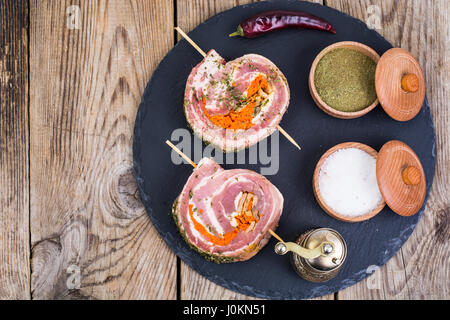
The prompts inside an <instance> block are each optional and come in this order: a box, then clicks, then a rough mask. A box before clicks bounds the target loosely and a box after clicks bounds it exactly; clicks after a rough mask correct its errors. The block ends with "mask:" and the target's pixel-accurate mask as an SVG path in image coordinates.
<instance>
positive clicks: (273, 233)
mask: <svg viewBox="0 0 450 320" xmlns="http://www.w3.org/2000/svg"><path fill="white" fill-rule="evenodd" d="M166 143H167V144H168V145H169V146H170V147H171V148H172V149H173V150H175V152H176V153H178V154H179V155H180V156H181V157H182V158H183V159H184V160H186V161H187V162H189V163H190V164H191V165H192V166H193V167H194V168H196V167H197V165H196V164H195V162H194V161H192V160H191V159H190V158H189V157H188V156H187V155H185V154H184V153H183V152H182V151H181V150H180V149H178V148H177V147H175V145H174V144H173V143H172V142H170V141H169V140H166ZM268 231H269V232H270V234H271V235H272V236H274V237H275V238H277V239H278V240H279V241H281V242H283V243H284V241H283V240H282V239H281V238H280V237H279V236H278V235H277V234H276V233H275V232H273V231H272V230H271V229H269V230H268Z"/></svg>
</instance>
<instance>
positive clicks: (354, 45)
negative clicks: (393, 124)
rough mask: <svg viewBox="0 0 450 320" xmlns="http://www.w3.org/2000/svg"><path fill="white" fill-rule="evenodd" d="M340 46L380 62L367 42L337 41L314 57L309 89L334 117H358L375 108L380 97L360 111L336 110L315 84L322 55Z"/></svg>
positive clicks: (318, 102) (319, 105)
mask: <svg viewBox="0 0 450 320" xmlns="http://www.w3.org/2000/svg"><path fill="white" fill-rule="evenodd" d="M338 48H348V49H353V50H356V51H359V52H361V53H363V54H365V55H366V56H368V57H369V58H371V59H372V60H373V61H374V62H375V63H378V60H380V56H379V54H378V53H376V52H375V50H373V49H372V48H370V47H368V46H366V45H365V44H362V43H360V42H354V41H342V42H336V43H334V44H332V45H330V46H328V47H326V48H325V49H323V50H322V51H321V52H320V53H319V54H318V55H317V57H316V58H315V59H314V61H313V63H312V66H311V70H310V72H309V80H308V82H309V91H310V92H311V96H312V98H313V100H314V102H315V103H316V104H317V106H318V107H319V108H320V109H322V111H324V112H325V113H327V114H329V115H331V116H333V117H336V118H340V119H353V118H358V117H361V116H363V115H365V114H366V113H368V112H369V111H371V110H372V109H373V108H375V107H376V106H377V105H378V98H377V99H376V100H375V101H374V102H373V103H372V104H371V105H369V106H367V107H366V108H364V109H362V110H360V111H355V112H344V111H339V110H336V109H334V108H332V107H330V106H329V105H328V104H327V103H325V102H324V101H323V100H322V98H320V96H319V94H318V93H317V89H316V86H315V84H314V74H315V72H316V67H317V64H318V63H319V61H320V59H322V57H323V56H324V55H326V54H327V53H328V52H330V51H332V50H334V49H338Z"/></svg>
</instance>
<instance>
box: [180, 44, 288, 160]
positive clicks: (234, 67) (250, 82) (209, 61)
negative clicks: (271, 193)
mask: <svg viewBox="0 0 450 320" xmlns="http://www.w3.org/2000/svg"><path fill="white" fill-rule="evenodd" d="M289 99H290V93H289V86H288V83H287V80H286V78H285V76H284V75H283V73H282V72H281V71H280V70H279V69H278V68H277V66H276V65H275V64H273V63H272V62H271V61H270V60H269V59H267V58H265V57H263V56H261V55H257V54H247V55H244V56H242V57H240V58H238V59H235V60H233V61H230V62H228V63H226V62H225V60H224V59H223V58H222V57H221V56H220V55H219V54H218V53H217V52H216V51H214V50H211V51H209V52H208V54H207V55H206V57H205V58H204V59H203V60H202V61H201V62H200V63H199V64H198V65H197V66H196V67H195V68H194V69H192V71H191V73H190V75H189V77H188V80H187V83H186V90H185V97H184V111H185V114H186V119H187V122H188V123H189V125H190V126H191V128H192V130H193V131H194V133H195V134H196V135H197V136H199V137H200V138H201V139H202V140H203V141H204V142H205V143H211V144H213V145H215V146H217V147H219V148H220V149H222V150H223V151H224V152H230V151H238V150H241V149H244V148H246V147H249V146H251V145H253V144H256V143H258V142H259V141H261V140H262V139H264V138H266V137H267V136H269V135H271V134H272V133H273V132H274V131H275V130H276V129H277V125H278V124H279V122H280V120H281V119H282V117H283V115H284V113H285V112H286V109H287V107H288V105H289Z"/></svg>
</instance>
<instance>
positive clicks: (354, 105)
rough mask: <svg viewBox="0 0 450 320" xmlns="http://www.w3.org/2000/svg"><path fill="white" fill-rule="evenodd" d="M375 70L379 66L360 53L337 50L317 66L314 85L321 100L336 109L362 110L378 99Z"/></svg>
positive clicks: (325, 56)
mask: <svg viewBox="0 0 450 320" xmlns="http://www.w3.org/2000/svg"><path fill="white" fill-rule="evenodd" d="M375 69H376V63H375V62H374V61H373V60H372V59H371V58H369V57H368V56H366V55H365V54H363V53H361V52H359V51H356V50H352V49H347V48H339V49H334V50H332V51H330V52H328V53H327V54H325V55H324V56H323V57H322V59H320V61H319V63H318V64H317V67H316V71H315V74H314V85H315V86H316V90H317V93H318V94H319V96H320V98H321V99H322V100H323V101H324V102H325V103H326V104H328V105H329V106H330V107H332V108H333V109H336V110H339V111H344V112H356V111H360V110H362V109H364V108H366V107H368V106H369V105H371V104H372V103H373V102H374V101H375V100H376V99H377V93H376V91H375Z"/></svg>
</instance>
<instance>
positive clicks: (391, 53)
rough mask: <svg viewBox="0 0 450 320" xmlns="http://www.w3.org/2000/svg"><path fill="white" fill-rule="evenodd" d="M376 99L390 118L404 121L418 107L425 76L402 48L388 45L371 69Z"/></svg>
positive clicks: (414, 114)
mask: <svg viewBox="0 0 450 320" xmlns="http://www.w3.org/2000/svg"><path fill="white" fill-rule="evenodd" d="M375 88H376V91H377V96H378V100H379V102H380V104H381V106H382V107H383V109H384V110H385V111H386V113H387V114H388V115H389V116H390V117H391V118H393V119H395V120H398V121H408V120H411V119H412V118H414V117H415V116H416V115H417V114H418V113H419V111H420V109H421V108H422V104H423V100H424V99H425V80H424V77H423V72H422V69H421V68H420V65H419V63H418V62H417V60H416V59H415V58H414V57H413V56H412V55H411V54H410V53H409V52H408V51H406V50H404V49H401V48H392V49H390V50H388V51H386V52H385V53H384V54H383V55H382V56H381V58H380V60H379V61H378V64H377V69H376V72H375Z"/></svg>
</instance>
